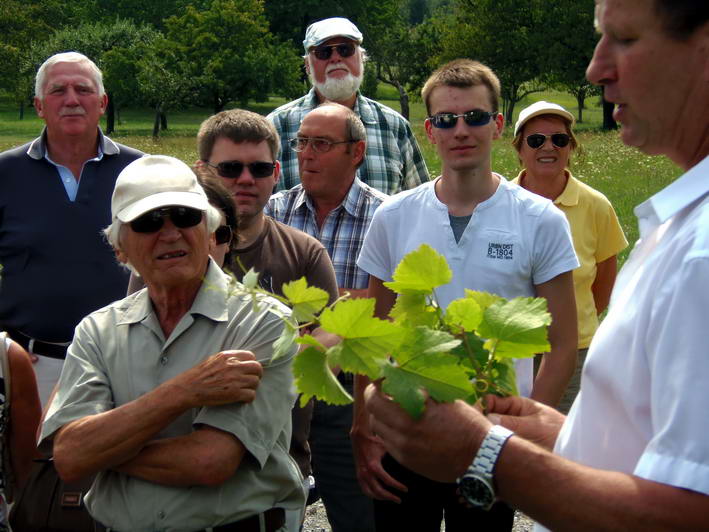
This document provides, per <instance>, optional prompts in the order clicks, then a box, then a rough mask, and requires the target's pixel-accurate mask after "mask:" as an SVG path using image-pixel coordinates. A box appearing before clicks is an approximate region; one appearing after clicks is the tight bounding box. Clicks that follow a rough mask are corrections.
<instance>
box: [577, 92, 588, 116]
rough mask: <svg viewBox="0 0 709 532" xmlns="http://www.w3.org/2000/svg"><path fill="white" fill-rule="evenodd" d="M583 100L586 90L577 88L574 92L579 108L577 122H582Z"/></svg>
mask: <svg viewBox="0 0 709 532" xmlns="http://www.w3.org/2000/svg"><path fill="white" fill-rule="evenodd" d="M585 100H586V90H585V89H579V90H578V92H577V93H576V105H578V108H579V119H578V120H577V122H578V123H579V124H580V123H582V122H583V107H584V102H585Z"/></svg>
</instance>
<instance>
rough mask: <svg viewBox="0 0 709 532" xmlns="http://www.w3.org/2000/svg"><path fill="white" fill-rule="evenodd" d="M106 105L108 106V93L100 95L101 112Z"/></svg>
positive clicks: (104, 109) (103, 111)
mask: <svg viewBox="0 0 709 532" xmlns="http://www.w3.org/2000/svg"><path fill="white" fill-rule="evenodd" d="M106 107H108V94H105V93H104V95H103V96H101V114H103V113H105V112H106Z"/></svg>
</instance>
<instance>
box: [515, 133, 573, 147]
mask: <svg viewBox="0 0 709 532" xmlns="http://www.w3.org/2000/svg"><path fill="white" fill-rule="evenodd" d="M547 139H551V143H552V144H553V145H554V146H556V147H557V148H565V147H566V146H567V145H568V144H569V141H570V140H571V137H570V136H569V135H567V134H566V133H554V134H553V135H544V134H542V133H533V134H532V135H528V136H527V138H526V139H525V140H526V141H527V146H529V147H530V148H532V149H533V150H538V149H539V148H541V147H542V146H544V143H545V142H546V141H547Z"/></svg>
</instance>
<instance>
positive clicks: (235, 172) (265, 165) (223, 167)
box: [204, 161, 276, 179]
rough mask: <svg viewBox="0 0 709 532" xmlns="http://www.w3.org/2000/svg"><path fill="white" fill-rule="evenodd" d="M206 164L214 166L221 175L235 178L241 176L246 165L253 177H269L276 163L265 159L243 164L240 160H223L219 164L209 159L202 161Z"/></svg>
mask: <svg viewBox="0 0 709 532" xmlns="http://www.w3.org/2000/svg"><path fill="white" fill-rule="evenodd" d="M204 162H205V163H206V164H207V166H210V167H212V168H214V169H215V170H216V171H217V173H218V174H219V175H220V176H222V177H227V178H230V179H236V178H238V177H239V176H241V172H243V171H244V167H245V166H246V167H247V168H248V169H249V172H251V175H252V176H254V177H255V178H262V177H269V176H271V175H273V170H274V169H275V168H276V163H269V162H266V161H256V162H253V163H248V164H244V163H242V162H241V161H223V162H221V163H219V164H212V163H210V162H209V161H204Z"/></svg>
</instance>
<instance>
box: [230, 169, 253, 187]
mask: <svg viewBox="0 0 709 532" xmlns="http://www.w3.org/2000/svg"><path fill="white" fill-rule="evenodd" d="M235 181H236V182H237V183H238V184H240V185H250V184H252V183H253V182H254V181H256V178H254V176H253V175H252V174H251V170H249V167H248V166H246V165H244V168H243V169H242V170H241V175H240V176H239V177H237V178H236V179H235Z"/></svg>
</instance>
